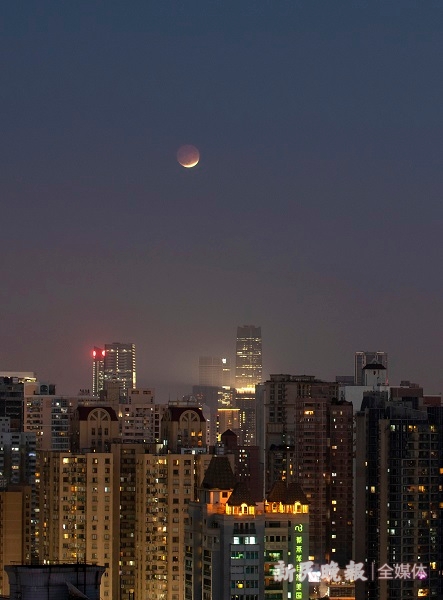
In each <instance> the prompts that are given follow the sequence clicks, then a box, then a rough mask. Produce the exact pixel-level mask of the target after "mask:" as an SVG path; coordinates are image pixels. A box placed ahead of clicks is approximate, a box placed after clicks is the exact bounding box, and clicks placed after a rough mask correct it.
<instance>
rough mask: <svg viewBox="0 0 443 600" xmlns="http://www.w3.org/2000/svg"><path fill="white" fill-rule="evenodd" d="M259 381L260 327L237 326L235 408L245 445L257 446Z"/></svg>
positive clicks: (260, 356)
mask: <svg viewBox="0 0 443 600" xmlns="http://www.w3.org/2000/svg"><path fill="white" fill-rule="evenodd" d="M261 380H262V339H261V327H255V325H244V326H243V327H237V344H236V358H235V390H236V392H235V399H234V406H235V407H236V408H238V409H239V425H240V429H241V430H242V432H243V444H245V445H255V444H256V441H255V438H256V430H255V429H256V427H255V421H256V412H255V386H256V385H257V384H258V383H260V382H261Z"/></svg>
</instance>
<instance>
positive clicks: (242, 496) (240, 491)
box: [228, 481, 255, 506]
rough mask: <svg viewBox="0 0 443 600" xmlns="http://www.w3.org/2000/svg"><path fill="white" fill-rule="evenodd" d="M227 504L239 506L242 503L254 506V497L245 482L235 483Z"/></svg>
mask: <svg viewBox="0 0 443 600" xmlns="http://www.w3.org/2000/svg"><path fill="white" fill-rule="evenodd" d="M228 504H229V506H241V505H242V504H247V505H248V506H255V502H254V499H253V498H252V495H251V492H250V491H249V488H248V486H247V485H246V483H244V482H243V481H239V482H238V483H236V484H235V487H234V491H233V492H232V494H231V495H230V496H229V500H228Z"/></svg>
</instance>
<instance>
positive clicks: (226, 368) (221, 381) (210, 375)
mask: <svg viewBox="0 0 443 600" xmlns="http://www.w3.org/2000/svg"><path fill="white" fill-rule="evenodd" d="M198 384H199V386H210V387H218V388H221V387H229V386H230V385H231V361H230V360H229V358H222V357H219V356H200V357H199V359H198Z"/></svg>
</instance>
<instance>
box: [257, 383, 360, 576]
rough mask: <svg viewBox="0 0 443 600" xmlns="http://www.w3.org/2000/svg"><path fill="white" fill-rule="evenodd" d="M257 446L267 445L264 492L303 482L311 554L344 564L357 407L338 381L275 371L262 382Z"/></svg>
mask: <svg viewBox="0 0 443 600" xmlns="http://www.w3.org/2000/svg"><path fill="white" fill-rule="evenodd" d="M260 392H261V393H260V394H259V395H258V398H259V399H260V400H259V403H258V404H259V405H258V407H257V411H258V414H259V418H258V423H259V426H258V431H257V441H256V444H257V445H258V446H259V447H260V448H262V449H264V452H263V455H264V461H265V478H266V491H269V490H270V489H271V487H272V486H273V485H274V483H276V482H278V481H281V480H284V481H287V482H292V481H293V482H296V483H299V484H300V485H301V487H302V489H303V491H304V493H305V494H306V496H307V498H308V501H309V505H310V507H309V513H310V514H311V515H312V520H311V524H310V542H309V545H310V555H311V556H313V557H314V560H316V561H318V562H320V563H321V562H325V561H326V562H329V561H330V560H333V561H335V562H337V563H339V564H340V565H341V566H344V565H345V564H346V561H347V560H349V559H350V558H352V535H353V516H352V515H353V472H352V467H353V407H352V403H351V402H346V401H341V400H338V399H337V392H338V384H337V383H335V382H334V383H332V382H325V381H320V380H318V379H315V378H314V377H312V376H306V375H303V376H296V375H284V374H282V375H271V379H270V380H269V381H266V382H265V383H264V384H263V385H262V386H260Z"/></svg>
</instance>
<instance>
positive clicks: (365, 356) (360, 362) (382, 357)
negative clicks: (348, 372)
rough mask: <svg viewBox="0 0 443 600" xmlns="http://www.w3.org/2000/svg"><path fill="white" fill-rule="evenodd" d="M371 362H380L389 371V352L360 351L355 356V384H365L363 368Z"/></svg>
mask: <svg viewBox="0 0 443 600" xmlns="http://www.w3.org/2000/svg"><path fill="white" fill-rule="evenodd" d="M370 363H380V364H382V365H383V366H384V367H385V369H386V380H387V371H388V354H387V352H380V351H367V350H365V351H359V352H356V353H355V356H354V385H365V382H364V373H363V369H364V367H365V366H366V365H368V364H370Z"/></svg>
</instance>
